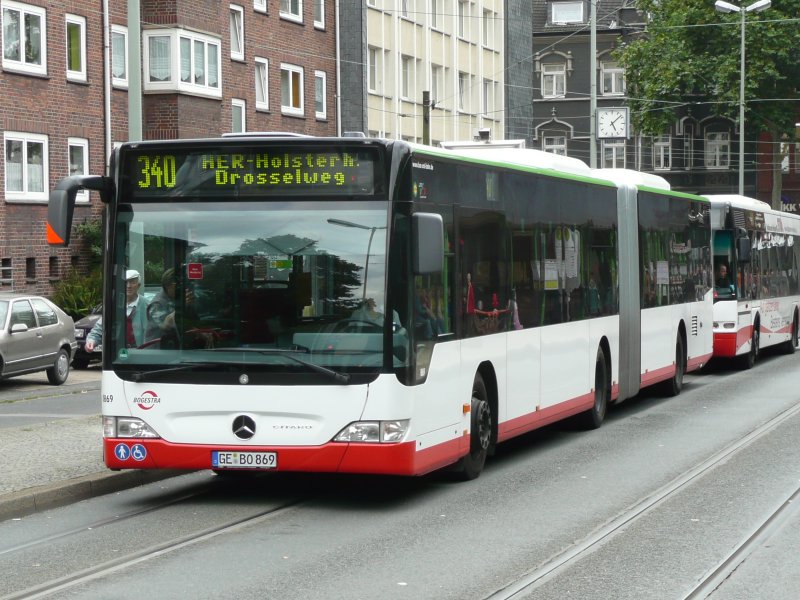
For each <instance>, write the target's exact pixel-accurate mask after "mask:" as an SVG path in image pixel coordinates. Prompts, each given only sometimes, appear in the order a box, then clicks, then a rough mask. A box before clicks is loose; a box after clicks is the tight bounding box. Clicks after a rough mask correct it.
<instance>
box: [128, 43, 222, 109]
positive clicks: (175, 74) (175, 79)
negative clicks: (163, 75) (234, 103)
mask: <svg viewBox="0 0 800 600" xmlns="http://www.w3.org/2000/svg"><path fill="white" fill-rule="evenodd" d="M153 38H167V39H168V40H169V45H168V49H169V57H168V59H169V79H168V80H166V81H151V80H150V77H151V71H150V66H151V62H152V60H151V56H150V40H152V39H153ZM181 40H187V41H188V42H189V44H190V48H191V57H190V63H189V74H190V79H192V80H193V79H194V78H195V77H196V75H197V73H196V66H195V59H196V56H197V55H196V52H195V48H196V44H202V47H203V60H204V69H205V70H204V76H205V82H206V83H204V84H197V83H194V81H181V53H180V51H181V45H180V44H181ZM221 52H222V42H221V40H220V39H219V38H217V37H212V36H209V35H204V34H201V33H197V32H193V31H188V30H185V29H148V30H147V31H143V32H142V54H143V62H144V79H143V88H144V91H145V92H179V93H183V94H189V95H193V96H204V97H207V98H222V67H221V58H222V57H221ZM212 54H213V58H214V61H215V62H216V85H215V86H212V85H210V84H209V83H208V81H209V79H210V77H209V73H210V72H211V68H210V63H211V57H212Z"/></svg>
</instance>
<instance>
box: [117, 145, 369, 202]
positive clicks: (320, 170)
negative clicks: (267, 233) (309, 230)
mask: <svg viewBox="0 0 800 600" xmlns="http://www.w3.org/2000/svg"><path fill="white" fill-rule="evenodd" d="M376 157H377V154H376V152H375V151H374V150H373V149H369V150H367V149H363V148H362V149H352V150H347V149H336V150H318V149H303V150H298V149H294V150H292V151H288V150H280V149H272V148H268V149H265V148H247V149H239V148H237V150H231V151H226V150H222V149H216V150H214V149H202V150H197V149H192V148H180V147H175V148H160V149H158V150H152V151H141V150H132V151H130V152H128V153H127V154H126V157H125V158H124V159H123V160H124V163H125V168H124V172H125V173H127V174H128V175H129V177H130V179H129V181H128V182H127V183H128V185H127V186H125V187H127V188H128V192H129V193H130V194H131V195H132V196H133V197H139V198H144V197H148V198H153V197H156V196H164V195H166V196H172V197H175V196H179V195H184V194H186V195H192V196H197V195H201V196H206V195H212V194H213V195H215V196H219V195H222V196H228V195H234V196H249V195H259V196H261V195H272V194H275V193H279V194H281V195H284V194H298V193H304V194H308V193H311V194H315V195H316V194H320V195H325V194H335V195H352V194H362V195H363V194H372V193H374V191H375V190H374V187H375V166H376V164H375V163H376Z"/></svg>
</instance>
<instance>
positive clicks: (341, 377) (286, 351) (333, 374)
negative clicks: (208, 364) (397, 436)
mask: <svg viewBox="0 0 800 600" xmlns="http://www.w3.org/2000/svg"><path fill="white" fill-rule="evenodd" d="M207 351H208V352H255V353H257V354H267V355H269V354H280V355H281V356H285V357H286V358H288V359H289V360H293V361H294V362H296V363H298V364H301V365H303V366H304V367H307V368H309V369H311V370H312V371H316V372H317V373H322V374H323V375H327V376H328V377H330V378H331V379H333V380H334V381H337V382H339V383H349V382H350V375H349V374H347V373H339V372H338V371H334V370H333V369H329V368H328V367H323V366H321V365H317V364H314V363H312V362H309V361H307V360H303V359H302V358H298V357H297V356H294V355H295V354H296V353H298V352H302V353H304V354H308V348H305V347H303V346H298V347H297V348H294V349H292V348H250V347H241V346H236V347H233V348H208V350H207Z"/></svg>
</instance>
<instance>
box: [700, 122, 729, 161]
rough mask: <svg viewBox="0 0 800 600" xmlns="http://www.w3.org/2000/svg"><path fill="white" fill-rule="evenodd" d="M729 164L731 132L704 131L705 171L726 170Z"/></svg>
mask: <svg viewBox="0 0 800 600" xmlns="http://www.w3.org/2000/svg"><path fill="white" fill-rule="evenodd" d="M730 162H731V132H730V131H706V135H705V165H706V168H707V169H727V168H729V167H730Z"/></svg>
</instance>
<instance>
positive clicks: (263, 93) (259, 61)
mask: <svg viewBox="0 0 800 600" xmlns="http://www.w3.org/2000/svg"><path fill="white" fill-rule="evenodd" d="M255 63H256V110H269V79H268V78H267V76H268V73H269V61H268V60H267V59H266V58H256V59H255Z"/></svg>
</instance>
